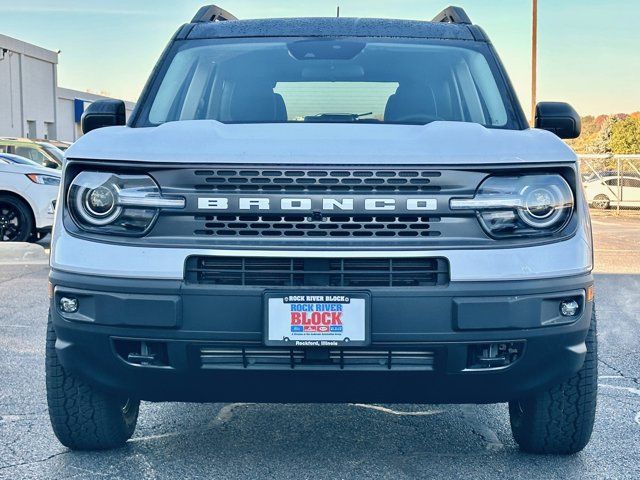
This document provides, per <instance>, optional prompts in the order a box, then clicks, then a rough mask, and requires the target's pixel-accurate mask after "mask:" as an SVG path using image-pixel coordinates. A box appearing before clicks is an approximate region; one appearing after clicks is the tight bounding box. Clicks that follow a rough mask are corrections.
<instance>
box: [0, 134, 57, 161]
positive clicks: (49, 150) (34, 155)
mask: <svg viewBox="0 0 640 480" xmlns="http://www.w3.org/2000/svg"><path fill="white" fill-rule="evenodd" d="M55 148H56V147H54V146H53V145H49V144H47V145H42V144H39V143H36V142H33V141H31V140H29V139H28V138H0V153H9V154H11V155H18V156H20V157H24V158H28V159H29V160H33V161H34V162H36V163H38V164H40V165H42V166H43V167H47V168H62V163H63V160H64V153H62V152H61V151H59V150H58V151H54V150H53V149H55ZM56 150H57V149H56Z"/></svg>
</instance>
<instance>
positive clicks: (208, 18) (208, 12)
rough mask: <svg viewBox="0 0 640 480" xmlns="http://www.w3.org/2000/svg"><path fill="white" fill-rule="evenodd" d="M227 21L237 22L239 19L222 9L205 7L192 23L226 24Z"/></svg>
mask: <svg viewBox="0 0 640 480" xmlns="http://www.w3.org/2000/svg"><path fill="white" fill-rule="evenodd" d="M227 20H237V18H236V17H235V16H233V15H232V14H230V13H229V12H227V11H226V10H223V9H222V8H220V7H217V6H215V5H205V6H204V7H202V8H201V9H200V10H198V13H196V16H195V17H193V20H191V23H205V22H226V21H227Z"/></svg>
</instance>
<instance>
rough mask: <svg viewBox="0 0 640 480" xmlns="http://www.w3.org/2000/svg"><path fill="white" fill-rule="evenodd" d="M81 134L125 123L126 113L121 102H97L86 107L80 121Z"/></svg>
mask: <svg viewBox="0 0 640 480" xmlns="http://www.w3.org/2000/svg"><path fill="white" fill-rule="evenodd" d="M80 123H81V125H82V133H89V132H90V131H91V130H95V129H96V128H102V127H115V126H119V125H125V124H126V123H127V112H126V109H125V107H124V102H123V101H122V100H97V101H95V102H93V103H92V104H91V105H89V106H88V107H87V109H86V110H85V111H84V113H83V114H82V119H81V121H80Z"/></svg>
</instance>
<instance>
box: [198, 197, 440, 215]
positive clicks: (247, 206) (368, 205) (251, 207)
mask: <svg viewBox="0 0 640 480" xmlns="http://www.w3.org/2000/svg"><path fill="white" fill-rule="evenodd" d="M272 200H273V199H271V198H268V197H237V198H227V197H206V198H198V209H199V210H233V211H268V210H275V209H279V210H286V211H348V212H351V211H356V210H357V211H394V210H396V209H397V208H398V207H399V205H398V203H399V201H397V200H396V199H394V198H355V197H353V198H352V197H349V198H312V197H295V198H294V197H291V198H289V197H285V198H280V199H279V205H278V206H277V207H276V206H274V203H275V202H276V201H277V200H273V201H272ZM403 203H404V207H405V208H406V210H408V211H433V210H437V208H438V201H437V200H436V199H435V198H409V199H406V200H403Z"/></svg>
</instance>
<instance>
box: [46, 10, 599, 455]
mask: <svg viewBox="0 0 640 480" xmlns="http://www.w3.org/2000/svg"><path fill="white" fill-rule="evenodd" d="M82 125H83V130H84V132H85V133H86V132H90V133H88V134H87V135H85V136H84V137H82V138H81V139H80V140H78V142H76V143H75V144H74V145H73V146H72V147H71V148H69V150H68V151H67V164H66V165H65V172H64V188H63V189H62V190H61V194H60V197H59V203H60V206H61V207H60V208H59V209H58V215H57V217H56V226H55V229H54V239H53V242H52V246H53V248H52V256H51V275H50V283H51V288H50V294H51V309H50V319H49V327H48V336H47V393H48V401H49V411H50V414H51V421H52V424H53V429H54V431H55V433H56V435H57V436H58V438H59V439H60V441H61V442H62V443H63V444H65V445H67V446H69V447H71V448H77V449H93V448H109V447H115V446H118V445H122V444H123V443H124V442H125V441H126V440H127V439H128V438H129V437H131V435H132V434H133V431H134V428H135V425H136V420H137V417H138V407H139V402H140V400H150V401H189V402H192V401H197V402H229V401H249V402H387V403H390V402H399V403H407V402H413V403H432V402H435V403H447V402H464V403H491V402H509V414H510V418H511V426H512V430H513V434H514V436H515V439H516V441H517V442H518V444H519V445H520V447H521V448H522V449H523V450H525V451H528V452H539V453H564V454H567V453H574V452H577V451H579V450H581V449H582V448H583V447H584V446H585V445H586V444H587V442H588V440H589V438H590V435H591V430H592V426H593V421H594V415H595V404H596V369H597V364H596V317H595V309H594V300H593V276H592V274H591V270H592V255H593V252H592V245H591V227H590V221H589V213H588V208H587V204H586V202H585V198H584V194H583V191H582V187H581V182H580V176H579V170H578V167H577V159H576V156H575V154H574V153H573V152H572V151H571V150H570V149H569V148H568V147H567V146H566V144H564V143H563V142H562V141H561V140H560V138H558V137H563V138H574V137H576V136H577V135H578V134H579V132H580V120H579V117H578V115H577V114H576V112H575V111H574V110H573V109H572V108H571V107H570V106H568V105H566V104H563V103H541V104H540V105H539V106H538V109H537V117H536V126H537V127H538V128H529V126H528V123H527V120H526V118H525V116H524V114H523V112H522V109H521V107H520V105H519V103H518V101H517V99H516V95H515V93H514V91H513V88H512V86H511V84H510V83H509V81H508V77H507V75H506V73H505V70H504V68H503V66H502V64H501V63H500V61H499V59H498V56H497V54H496V52H495V51H494V48H493V46H492V44H491V43H490V41H489V40H488V38H487V36H486V34H485V33H484V32H483V31H482V30H481V29H480V28H479V27H478V26H476V25H473V24H472V23H471V22H470V20H469V18H468V17H467V16H466V14H465V13H464V11H462V10H460V9H458V8H448V9H447V10H445V11H444V12H443V13H442V14H440V15H438V16H437V17H436V19H434V21H432V22H422V21H410V20H380V19H362V18H360V19H352V18H320V19H318V18H313V19H309V18H302V19H271V20H270V19H266V20H246V21H242V20H236V19H235V17H233V16H232V15H230V14H229V13H228V12H225V11H224V10H221V9H219V8H217V7H215V6H208V7H203V8H202V9H201V10H200V11H199V12H198V14H197V15H196V17H195V18H194V19H193V21H192V22H191V23H189V24H186V25H184V26H183V27H181V28H180V29H179V30H178V32H177V33H176V35H175V36H174V37H173V39H172V41H171V43H170V44H169V46H168V48H167V49H166V51H165V52H164V54H163V55H162V57H161V59H160V61H159V63H158V65H157V66H156V68H155V69H154V71H153V73H152V75H151V78H150V80H149V83H148V84H147V86H146V88H145V90H144V92H143V94H142V96H141V98H140V101H139V103H138V104H137V107H136V111H135V112H134V114H133V116H132V118H131V120H130V121H129V124H128V125H127V126H125V109H124V104H123V103H122V102H119V101H102V102H95V103H93V104H92V105H91V106H89V107H88V109H87V111H86V112H85V114H84V117H83V120H82ZM99 127H108V128H100V129H98V128H99Z"/></svg>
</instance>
